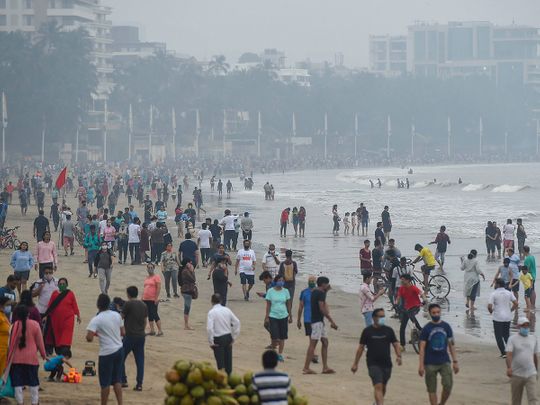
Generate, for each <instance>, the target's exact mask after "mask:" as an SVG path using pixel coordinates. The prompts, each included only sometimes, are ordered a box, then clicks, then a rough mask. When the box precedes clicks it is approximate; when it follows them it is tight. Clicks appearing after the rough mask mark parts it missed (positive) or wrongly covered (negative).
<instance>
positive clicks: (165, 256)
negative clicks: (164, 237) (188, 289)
mask: <svg viewBox="0 0 540 405" xmlns="http://www.w3.org/2000/svg"><path fill="white" fill-rule="evenodd" d="M160 262H161V271H162V272H163V277H165V291H166V292H167V298H171V289H170V287H171V281H172V289H173V292H174V298H179V297H180V296H179V295H178V269H179V267H180V261H179V260H178V255H177V254H176V252H175V251H173V246H172V243H168V244H167V246H166V248H165V251H164V252H163V253H161V257H160Z"/></svg>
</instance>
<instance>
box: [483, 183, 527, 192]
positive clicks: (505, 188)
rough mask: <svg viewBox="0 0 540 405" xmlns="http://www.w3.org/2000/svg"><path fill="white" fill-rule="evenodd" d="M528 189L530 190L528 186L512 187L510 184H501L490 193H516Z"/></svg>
mask: <svg viewBox="0 0 540 405" xmlns="http://www.w3.org/2000/svg"><path fill="white" fill-rule="evenodd" d="M528 188H531V187H530V186H519V185H516V186H513V185H510V184H503V185H501V186H497V187H494V188H493V190H491V192H492V193H516V192H518V191H522V190H526V189H528Z"/></svg>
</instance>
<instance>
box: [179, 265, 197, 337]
mask: <svg viewBox="0 0 540 405" xmlns="http://www.w3.org/2000/svg"><path fill="white" fill-rule="evenodd" d="M196 282H197V280H196V278H195V268H194V267H193V262H192V261H191V259H189V258H187V257H186V258H184V259H182V263H181V267H180V283H181V284H180V285H181V289H180V292H181V293H182V297H183V298H184V329H185V330H193V328H192V327H191V326H190V325H189V313H190V312H191V302H192V301H193V300H194V299H197V297H198V293H199V292H198V290H197V285H196Z"/></svg>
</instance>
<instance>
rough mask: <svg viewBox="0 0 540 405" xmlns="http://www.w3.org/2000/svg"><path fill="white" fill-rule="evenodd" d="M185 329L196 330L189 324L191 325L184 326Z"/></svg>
mask: <svg viewBox="0 0 540 405" xmlns="http://www.w3.org/2000/svg"><path fill="white" fill-rule="evenodd" d="M184 329H185V330H195V329H193V328H192V327H191V326H189V325H187V326H184Z"/></svg>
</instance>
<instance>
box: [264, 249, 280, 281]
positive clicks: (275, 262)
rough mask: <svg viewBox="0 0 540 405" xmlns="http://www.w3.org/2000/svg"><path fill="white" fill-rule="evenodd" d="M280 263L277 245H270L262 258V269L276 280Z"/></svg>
mask: <svg viewBox="0 0 540 405" xmlns="http://www.w3.org/2000/svg"><path fill="white" fill-rule="evenodd" d="M280 263H281V262H280V261H279V257H278V255H277V254H276V245H274V244H273V243H270V245H268V251H267V252H266V253H265V254H264V256H263V258H262V269H263V271H268V272H269V273H270V274H271V275H272V278H274V277H275V276H276V275H277V272H278V267H279V265H280Z"/></svg>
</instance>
